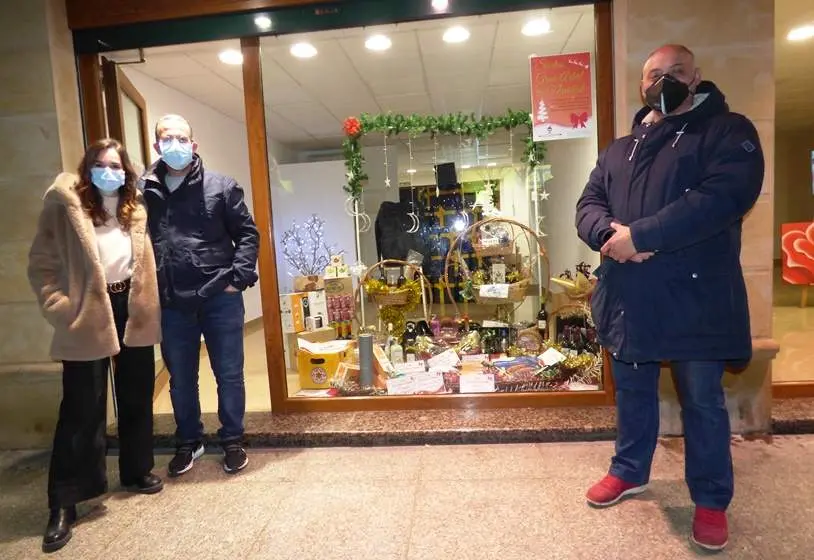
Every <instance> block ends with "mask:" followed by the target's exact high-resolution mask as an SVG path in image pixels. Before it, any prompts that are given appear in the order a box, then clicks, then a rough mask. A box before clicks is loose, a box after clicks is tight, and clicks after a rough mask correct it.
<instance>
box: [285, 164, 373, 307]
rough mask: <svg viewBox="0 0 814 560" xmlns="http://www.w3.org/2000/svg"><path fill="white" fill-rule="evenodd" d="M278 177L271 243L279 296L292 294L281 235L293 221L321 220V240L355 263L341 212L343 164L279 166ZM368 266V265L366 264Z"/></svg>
mask: <svg viewBox="0 0 814 560" xmlns="http://www.w3.org/2000/svg"><path fill="white" fill-rule="evenodd" d="M279 172H280V174H279V178H278V179H277V180H272V186H271V198H272V206H273V208H274V240H275V243H276V244H277V247H276V248H277V281H278V282H279V285H280V293H281V294H285V293H289V292H291V291H293V277H294V273H292V272H291V270H290V268H289V266H288V263H287V262H286V260H285V257H284V256H283V247H282V245H281V240H282V236H283V233H284V232H285V231H286V230H288V229H290V228H291V226H292V224H293V223H294V222H295V221H296V222H297V223H298V224H302V223H304V222H305V221H306V220H307V219H308V218H310V217H311V215H312V214H316V215H318V216H319V217H320V218H322V219H323V220H324V221H325V230H324V231H325V236H324V239H325V241H326V242H327V243H328V244H329V245H335V246H336V247H337V248H338V249H342V250H344V251H345V255H346V257H345V262H347V263H348V264H353V263H354V262H355V261H356V243H355V238H354V232H353V221H352V220H351V217H350V216H348V215H347V214H346V213H345V211H344V208H343V207H344V204H345V200H346V198H347V195H346V194H345V192H344V191H343V190H342V188H341V185H342V183H343V181H344V179H345V162H343V161H326V162H318V163H294V164H288V165H281V166H280V167H279ZM370 264H372V263H370Z"/></svg>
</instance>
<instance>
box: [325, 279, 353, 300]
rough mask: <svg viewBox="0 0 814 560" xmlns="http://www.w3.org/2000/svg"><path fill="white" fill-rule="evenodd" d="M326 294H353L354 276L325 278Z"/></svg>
mask: <svg viewBox="0 0 814 560" xmlns="http://www.w3.org/2000/svg"><path fill="white" fill-rule="evenodd" d="M325 294H326V295H328V296H344V295H350V296H352V295H353V279H352V278H327V279H325Z"/></svg>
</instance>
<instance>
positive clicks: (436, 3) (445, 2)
mask: <svg viewBox="0 0 814 560" xmlns="http://www.w3.org/2000/svg"><path fill="white" fill-rule="evenodd" d="M447 8H449V0H432V9H433V10H435V11H436V12H445V11H446V10H447Z"/></svg>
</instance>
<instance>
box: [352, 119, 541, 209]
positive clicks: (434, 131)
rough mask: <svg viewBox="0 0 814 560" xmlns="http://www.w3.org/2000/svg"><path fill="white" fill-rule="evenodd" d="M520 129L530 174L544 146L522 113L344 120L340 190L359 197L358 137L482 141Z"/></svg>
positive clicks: (361, 160)
mask: <svg viewBox="0 0 814 560" xmlns="http://www.w3.org/2000/svg"><path fill="white" fill-rule="evenodd" d="M521 126H524V127H526V128H528V130H529V134H528V136H527V137H526V138H525V149H524V150H523V158H522V161H523V163H525V164H526V165H527V166H528V168H529V170H533V169H534V168H536V167H537V166H538V165H540V164H541V163H542V162H543V159H544V158H545V145H544V144H543V143H542V142H535V141H534V140H533V138H532V134H531V131H532V123H531V115H529V113H527V112H523V111H512V110H511V109H509V111H508V112H507V113H506V114H505V115H502V116H484V117H480V118H478V117H476V116H475V114H474V113H473V114H471V115H464V114H463V113H456V114H448V115H439V116H432V115H429V116H423V115H415V114H413V115H410V116H405V115H398V114H393V113H387V114H384V115H368V114H366V113H362V115H361V116H360V117H359V118H356V117H348V118H347V119H345V122H344V123H343V127H342V128H343V129H344V132H345V140H344V141H343V142H342V150H343V152H344V156H345V169H346V170H347V173H346V177H347V180H348V183H347V185H345V186H344V187H343V188H344V190H345V192H347V193H348V194H350V195H351V197H353V198H354V199H358V198H359V196H361V194H362V183H364V182H365V181H366V180H367V179H368V176H367V174H366V173H365V172H364V169H362V167H363V165H364V158H363V157H362V145H361V139H362V135H364V134H367V133H370V132H379V133H384V134H387V135H388V136H392V135H398V134H401V133H402V132H406V133H407V134H409V135H410V136H412V137H416V136H418V135H420V134H430V136H431V137H433V138H434V137H435V136H437V135H439V134H452V135H461V136H466V137H474V138H478V139H481V140H482V139H484V138H486V137H488V136H489V135H490V134H492V133H494V132H495V131H497V130H500V129H504V130H514V129H515V128H518V127H521Z"/></svg>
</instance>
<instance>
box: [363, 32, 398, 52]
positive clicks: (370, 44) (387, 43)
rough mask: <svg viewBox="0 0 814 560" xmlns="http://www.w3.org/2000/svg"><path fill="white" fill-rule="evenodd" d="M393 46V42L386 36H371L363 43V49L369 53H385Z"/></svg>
mask: <svg viewBox="0 0 814 560" xmlns="http://www.w3.org/2000/svg"><path fill="white" fill-rule="evenodd" d="M392 46H393V41H391V40H390V38H389V37H388V36H387V35H373V36H372V37H370V38H369V39H368V40H367V41H365V47H367V48H368V49H369V50H371V51H386V50H387V49H389V48H390V47H392Z"/></svg>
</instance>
